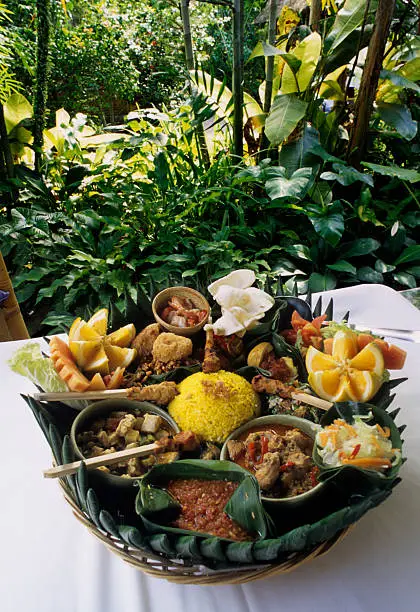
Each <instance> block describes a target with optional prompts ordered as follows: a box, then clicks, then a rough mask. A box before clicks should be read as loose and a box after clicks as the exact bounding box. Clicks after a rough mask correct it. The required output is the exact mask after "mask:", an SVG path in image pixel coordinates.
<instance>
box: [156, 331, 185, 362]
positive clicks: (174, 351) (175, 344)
mask: <svg viewBox="0 0 420 612" xmlns="http://www.w3.org/2000/svg"><path fill="white" fill-rule="evenodd" d="M192 352H193V343H192V341H191V340H190V338H185V337H184V336H177V335H176V334H171V333H163V334H159V336H158V337H157V338H156V340H155V342H154V344H153V351H152V354H153V359H155V360H156V361H162V363H168V362H169V361H181V359H186V358H187V357H189V356H190V355H191V354H192Z"/></svg>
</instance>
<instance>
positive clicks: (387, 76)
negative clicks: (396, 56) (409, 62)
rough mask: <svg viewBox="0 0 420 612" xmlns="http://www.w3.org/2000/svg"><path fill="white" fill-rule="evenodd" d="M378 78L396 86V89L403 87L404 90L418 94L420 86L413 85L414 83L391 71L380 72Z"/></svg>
mask: <svg viewBox="0 0 420 612" xmlns="http://www.w3.org/2000/svg"><path fill="white" fill-rule="evenodd" d="M379 76H380V78H381V79H384V80H388V81H391V83H393V84H394V85H397V86H398V87H403V88H404V89H411V90H412V91H415V92H416V93H420V86H419V85H417V83H415V82H414V81H412V80H410V79H407V78H406V77H405V76H403V75H402V74H400V73H399V72H394V71H393V70H381V72H380V75H379Z"/></svg>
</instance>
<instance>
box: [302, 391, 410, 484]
mask: <svg viewBox="0 0 420 612" xmlns="http://www.w3.org/2000/svg"><path fill="white" fill-rule="evenodd" d="M356 416H360V417H364V418H365V419H366V420H365V422H366V423H367V424H368V425H373V424H378V425H380V426H381V427H382V428H385V427H389V429H390V439H391V441H392V447H393V448H397V449H398V450H399V451H400V452H401V456H400V458H399V460H398V461H397V462H396V463H395V465H393V466H392V467H391V468H389V469H388V470H386V472H378V471H376V470H368V469H366V468H360V467H355V466H350V465H341V466H338V467H331V466H326V465H325V463H324V462H323V460H322V457H321V455H320V454H319V450H318V447H317V445H316V444H315V445H314V451H313V460H314V462H315V463H316V465H317V466H318V467H319V469H320V475H319V479H320V480H321V481H323V482H325V481H327V480H328V481H334V482H335V484H337V486H340V484H341V483H344V481H345V482H346V483H348V482H349V479H351V480H352V481H354V487H355V488H354V492H357V490H358V488H359V485H358V481H359V484H360V486H362V487H363V490H364V488H365V485H369V484H370V485H371V487H372V488H378V489H385V488H390V487H391V485H392V483H393V481H394V480H395V479H396V478H397V476H398V472H399V470H400V467H401V465H402V463H403V462H404V459H403V457H402V445H403V441H402V440H401V436H400V432H399V431H398V428H397V426H396V424H395V422H394V419H393V418H392V416H391V415H390V414H389V413H388V412H386V411H385V410H383V409H382V408H379V407H378V406H375V405H373V404H363V403H360V402H339V403H336V404H334V406H333V407H332V408H330V410H328V412H326V413H325V415H324V416H323V417H322V419H321V427H326V426H328V425H330V424H331V423H333V421H334V420H335V419H343V420H345V421H346V422H347V423H350V424H351V423H353V422H354V418H355V417H356ZM367 417H370V418H367ZM346 486H347V485H346Z"/></svg>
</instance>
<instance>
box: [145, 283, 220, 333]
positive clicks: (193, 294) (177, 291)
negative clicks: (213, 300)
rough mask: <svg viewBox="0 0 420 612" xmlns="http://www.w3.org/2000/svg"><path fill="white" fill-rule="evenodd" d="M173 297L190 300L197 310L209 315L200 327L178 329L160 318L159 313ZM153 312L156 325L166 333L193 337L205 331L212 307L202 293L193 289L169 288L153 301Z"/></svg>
mask: <svg viewBox="0 0 420 612" xmlns="http://www.w3.org/2000/svg"><path fill="white" fill-rule="evenodd" d="M173 296H179V297H181V298H188V299H189V300H191V302H192V303H193V304H194V306H195V308H199V309H200V310H206V311H207V315H206V316H205V317H204V319H203V320H202V321H201V322H200V323H199V324H198V325H194V326H193V327H178V326H176V325H171V324H170V323H167V322H166V321H164V320H163V319H162V318H161V317H160V314H159V313H161V312H162V310H163V309H164V308H165V306H167V304H168V300H169V299H170V298H171V297H173ZM152 310H153V316H154V317H155V319H156V323H159V325H160V326H161V327H163V328H164V329H165V330H166V331H168V332H171V333H173V334H177V336H193V335H194V334H196V333H197V332H199V331H200V330H201V329H203V327H204V325H205V324H206V323H207V320H208V318H209V315H210V305H209V303H208V301H207V300H206V298H205V297H204V295H201V293H199V292H198V291H196V290H195V289H191V288H190V287H168V288H167V289H164V290H163V291H161V292H160V293H158V294H157V296H156V297H155V299H154V300H153V302H152Z"/></svg>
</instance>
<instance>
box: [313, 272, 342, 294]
mask: <svg viewBox="0 0 420 612" xmlns="http://www.w3.org/2000/svg"><path fill="white" fill-rule="evenodd" d="M336 285H337V280H336V278H335V276H334V275H333V274H330V273H329V272H326V273H325V274H319V273H318V272H313V273H312V274H311V275H310V277H309V284H308V289H309V290H310V291H311V293H319V292H321V291H329V290H330V289H335V287H336Z"/></svg>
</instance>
